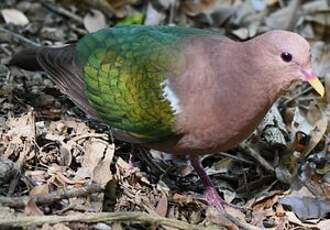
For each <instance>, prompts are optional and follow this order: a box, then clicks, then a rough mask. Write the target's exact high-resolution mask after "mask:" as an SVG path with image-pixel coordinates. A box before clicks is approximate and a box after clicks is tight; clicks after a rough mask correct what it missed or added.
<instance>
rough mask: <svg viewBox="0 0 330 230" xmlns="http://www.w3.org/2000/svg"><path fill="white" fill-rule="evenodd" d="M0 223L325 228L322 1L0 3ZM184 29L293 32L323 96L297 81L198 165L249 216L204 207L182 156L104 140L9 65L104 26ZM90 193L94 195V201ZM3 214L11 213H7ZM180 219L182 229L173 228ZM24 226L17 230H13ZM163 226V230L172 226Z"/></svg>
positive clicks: (241, 35) (105, 134)
mask: <svg viewBox="0 0 330 230" xmlns="http://www.w3.org/2000/svg"><path fill="white" fill-rule="evenodd" d="M0 8H1V10H0V12H1V18H0V25H1V27H0V76H1V78H0V81H1V85H0V89H1V90H0V104H1V110H0V123H1V126H0V135H1V138H0V150H1V152H0V155H1V158H0V165H1V167H0V184H1V185H2V186H1V188H0V195H1V196H0V205H1V206H3V208H1V209H0V210H1V211H0V216H2V217H3V219H13V218H17V217H23V216H31V217H33V216H37V217H39V218H40V219H39V220H41V219H42V218H43V217H47V216H54V218H53V219H56V218H60V217H65V216H67V217H70V216H72V215H76V214H80V213H85V215H86V216H88V215H90V214H94V213H95V214H97V213H100V212H113V213H120V211H124V212H127V217H126V218H131V216H130V215H131V214H132V212H131V211H141V212H143V213H147V214H148V215H150V216H148V217H150V219H148V221H136V220H135V219H134V218H133V219H129V220H130V221H131V222H137V223H138V224H129V223H127V222H126V223H123V219H120V220H121V221H119V222H117V221H97V220H95V221H92V222H93V223H86V221H85V220H82V219H83V218H81V222H80V223H79V222H78V223H76V222H71V221H69V222H66V223H56V224H54V222H52V223H53V224H49V223H50V222H45V223H44V224H41V225H39V227H40V229H87V228H93V229H111V228H112V229H177V227H176V228H175V227H173V225H170V226H169V225H166V224H160V225H159V224H157V223H155V222H153V221H154V220H155V219H157V218H158V219H157V220H159V218H167V220H173V221H179V222H174V224H177V225H175V226H178V225H179V226H181V227H182V226H184V225H183V223H186V224H190V225H189V227H187V226H186V227H182V229H188V228H189V229H192V228H193V227H195V226H198V228H205V227H210V228H212V227H214V229H218V228H220V226H221V227H222V228H227V229H240V228H247V229H254V228H273V229H274V228H275V229H296V228H299V227H301V228H314V229H327V227H328V224H329V219H327V217H328V213H329V210H330V207H329V206H330V205H329V199H330V197H329V196H330V195H329V194H330V191H329V186H330V185H329V184H330V170H329V165H330V158H329V156H328V155H329V151H330V148H329V143H330V142H329V140H330V139H329V129H328V121H329V106H328V105H327V104H328V102H329V96H328V94H329V89H330V86H329V85H330V84H329V82H330V80H329V76H328V75H329V64H328V63H329V47H328V44H327V43H328V41H329V33H328V31H329V25H330V24H329V17H330V10H329V9H330V8H329V6H328V1H325V0H316V1H298V0H290V1H280V0H260V1H254V0H235V1H228V0H220V1H204V0H197V1H190V0H185V1H172V0H171V1H163V0H156V1H139V0H127V1H126V0H116V1H111V0H97V1H87V0H83V1H75V0H59V1H55V0H49V1H37V0H29V1H28V0H4V1H3V2H1V3H0ZM118 23H125V24H132V23H138V24H148V25H158V24H170V25H187V26H194V27H200V28H210V29H213V30H218V31H220V32H222V33H223V34H226V35H228V36H230V37H232V38H234V39H236V40H246V39H250V38H252V37H253V36H255V35H257V34H259V33H261V32H265V31H268V30H271V29H288V30H294V31H296V32H298V33H300V34H302V35H303V36H305V37H306V38H307V39H308V40H309V41H310V42H311V44H312V54H313V67H314V69H315V71H316V73H317V74H318V75H319V76H320V77H321V79H323V80H324V82H325V85H326V89H327V98H328V99H326V98H325V99H320V98H318V97H317V96H316V94H315V93H314V92H313V91H312V90H311V89H310V88H309V87H308V86H307V85H305V84H301V83H299V84H297V85H296V86H294V87H292V89H291V90H290V92H289V93H288V94H286V95H285V96H283V97H282V98H281V99H280V100H279V101H278V102H277V103H276V105H275V106H274V107H273V108H272V110H271V111H270V112H269V114H268V115H267V117H266V119H265V120H264V122H263V124H261V125H260V126H259V128H258V129H257V130H256V132H254V133H253V135H251V136H250V138H249V139H248V140H246V141H245V143H244V144H243V145H241V146H239V147H238V148H235V149H232V150H230V151H228V152H226V153H215V154H214V155H209V156H205V157H203V165H204V166H205V168H206V169H207V173H208V174H209V175H211V177H212V180H213V182H214V184H215V185H216V186H217V187H218V188H219V190H220V191H222V192H223V195H224V198H225V200H227V201H229V202H233V203H234V204H237V205H242V206H244V207H247V208H248V210H247V211H246V212H244V213H242V212H240V211H237V210H230V209H229V210H227V212H228V213H229V214H230V216H231V217H234V218H235V219H230V218H229V219H228V218H223V217H220V216H219V215H217V213H216V212H214V210H213V209H212V208H207V205H206V204H205V202H204V200H203V198H202V193H203V188H202V186H201V184H200V181H199V180H198V178H197V176H196V174H195V172H194V171H193V170H192V168H191V166H190V165H189V164H188V163H187V161H186V160H185V159H179V158H177V157H173V156H170V155H167V154H165V153H159V152H157V151H149V150H147V149H144V148H143V147H141V146H136V145H131V144H127V143H122V142H119V141H117V140H113V138H112V136H111V131H110V130H109V127H107V126H105V125H103V124H99V123H97V122H95V121H92V120H90V119H89V118H88V117H86V116H85V115H84V114H83V113H82V112H81V111H79V110H78V109H77V108H76V107H74V106H73V104H72V103H71V102H70V101H69V100H68V99H67V98H65V97H64V96H63V95H62V94H61V93H60V92H59V91H58V89H57V88H56V87H55V86H54V84H53V83H52V82H51V81H49V79H47V77H46V76H45V75H44V74H41V73H30V72H26V71H22V70H17V69H15V68H8V67H7V66H6V64H8V62H9V60H10V58H11V56H12V55H13V54H14V53H15V52H16V51H18V50H20V49H22V48H25V47H28V46H35V45H39V44H43V45H57V44H63V43H65V42H69V41H73V40H77V39H78V38H79V37H81V36H82V35H84V34H86V33H88V32H93V31H96V30H98V29H101V28H104V27H106V26H114V25H116V24H118ZM91 191H93V192H91ZM8 207H10V208H8ZM180 221H182V222H183V223H182V222H180ZM21 226H24V225H21ZM171 226H172V227H171Z"/></svg>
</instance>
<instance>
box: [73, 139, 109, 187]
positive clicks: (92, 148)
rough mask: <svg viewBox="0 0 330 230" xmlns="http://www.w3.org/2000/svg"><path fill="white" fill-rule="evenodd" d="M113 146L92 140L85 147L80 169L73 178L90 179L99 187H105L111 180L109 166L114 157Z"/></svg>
mask: <svg viewBox="0 0 330 230" xmlns="http://www.w3.org/2000/svg"><path fill="white" fill-rule="evenodd" d="M114 150H115V148H114V145H113V144H108V143H107V142H105V141H102V140H99V139H96V138H92V139H91V140H89V141H88V142H87V143H86V145H85V155H84V158H83V162H82V167H81V168H79V169H78V171H77V173H76V176H75V178H80V179H81V178H88V177H89V178H92V180H93V181H95V182H96V183H98V184H100V185H105V184H106V183H108V182H109V181H110V180H111V179H112V174H111V171H110V164H111V162H112V159H113V155H114Z"/></svg>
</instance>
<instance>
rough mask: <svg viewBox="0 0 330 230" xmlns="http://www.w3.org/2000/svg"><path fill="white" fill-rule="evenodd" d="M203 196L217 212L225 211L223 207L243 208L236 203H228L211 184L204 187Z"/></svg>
mask: <svg viewBox="0 0 330 230" xmlns="http://www.w3.org/2000/svg"><path fill="white" fill-rule="evenodd" d="M205 198H206V201H207V203H208V205H210V206H212V207H214V208H215V209H217V210H218V212H219V213H220V214H223V213H224V212H225V207H226V206H227V207H231V208H234V209H239V210H241V211H242V210H244V208H242V207H240V206H237V205H233V204H229V203H227V202H226V201H224V200H223V199H222V198H221V197H220V196H219V194H218V191H217V190H216V188H215V187H213V186H208V187H207V188H206V193H205Z"/></svg>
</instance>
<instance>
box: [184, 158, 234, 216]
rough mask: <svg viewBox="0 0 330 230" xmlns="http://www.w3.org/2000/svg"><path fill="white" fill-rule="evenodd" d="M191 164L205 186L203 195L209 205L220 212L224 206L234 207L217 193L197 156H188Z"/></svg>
mask: <svg viewBox="0 0 330 230" xmlns="http://www.w3.org/2000/svg"><path fill="white" fill-rule="evenodd" d="M190 161H191V165H192V166H193V167H194V169H195V170H196V172H197V174H198V176H199V177H200V179H201V181H202V183H203V185H204V186H205V187H206V193H205V197H206V200H207V202H208V204H209V205H211V206H213V207H215V208H216V209H217V210H218V211H219V212H220V213H224V211H225V209H224V207H225V206H230V207H235V208H237V207H236V206H234V205H231V204H228V203H227V202H226V201H224V200H223V199H222V198H221V197H220V196H219V194H218V192H217V190H216V188H215V187H214V185H213V183H212V181H211V179H210V177H209V176H208V175H207V174H206V172H205V170H204V168H203V166H202V164H201V162H200V160H199V158H198V157H194V156H193V157H191V158H190Z"/></svg>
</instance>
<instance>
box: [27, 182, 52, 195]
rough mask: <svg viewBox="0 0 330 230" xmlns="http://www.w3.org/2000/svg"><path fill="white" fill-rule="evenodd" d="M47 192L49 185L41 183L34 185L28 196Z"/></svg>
mask: <svg viewBox="0 0 330 230" xmlns="http://www.w3.org/2000/svg"><path fill="white" fill-rule="evenodd" d="M48 193H49V187H48V184H42V185H38V186H35V187H33V188H32V189H31V191H30V196H34V195H46V194H48Z"/></svg>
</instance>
